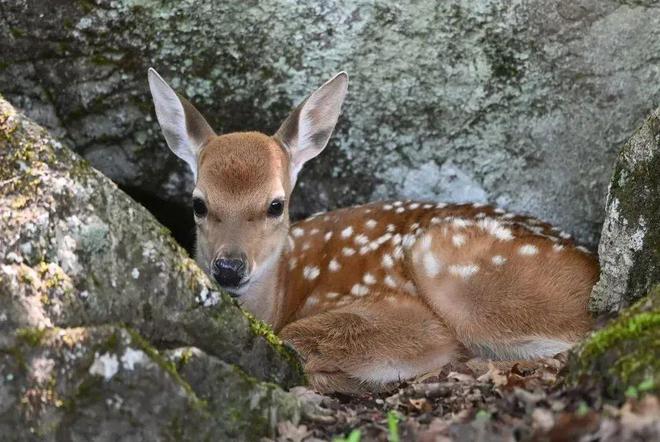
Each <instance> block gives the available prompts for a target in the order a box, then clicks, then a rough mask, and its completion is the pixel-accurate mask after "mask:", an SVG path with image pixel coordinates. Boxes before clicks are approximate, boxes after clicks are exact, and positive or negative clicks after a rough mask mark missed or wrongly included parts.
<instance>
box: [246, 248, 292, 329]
mask: <svg viewBox="0 0 660 442" xmlns="http://www.w3.org/2000/svg"><path fill="white" fill-rule="evenodd" d="M289 244H290V243H289V242H288V241H285V243H284V245H283V246H282V247H281V248H280V250H279V251H276V252H274V253H273V255H272V256H271V257H269V258H268V260H267V261H266V262H265V263H264V264H263V267H262V270H261V272H260V274H259V275H258V277H257V278H254V279H253V280H252V281H251V282H250V286H249V287H248V290H247V291H246V292H245V293H244V294H242V295H241V297H240V298H239V302H240V303H241V306H242V307H243V308H245V309H247V310H248V311H249V312H251V313H252V314H254V315H255V316H256V317H257V318H258V319H260V320H262V321H264V322H266V323H268V324H270V325H271V326H272V327H273V329H274V330H275V331H276V332H277V331H279V330H280V329H282V327H284V326H285V325H286V324H287V323H288V322H289V320H290V318H291V317H292V316H293V314H294V313H295V312H296V311H297V310H298V309H299V308H300V306H301V305H302V304H303V302H304V296H303V294H300V293H292V292H291V291H290V290H289V277H288V263H289V260H290V258H291V257H292V253H293V252H292V250H291V248H290V245H289Z"/></svg>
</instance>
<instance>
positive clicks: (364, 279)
mask: <svg viewBox="0 0 660 442" xmlns="http://www.w3.org/2000/svg"><path fill="white" fill-rule="evenodd" d="M362 282H364V283H365V284H367V285H373V284H375V283H376V278H375V277H374V275H372V274H371V273H365V274H364V276H363V277H362Z"/></svg>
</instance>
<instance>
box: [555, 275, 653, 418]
mask: <svg viewBox="0 0 660 442" xmlns="http://www.w3.org/2000/svg"><path fill="white" fill-rule="evenodd" d="M571 356H572V357H571V359H570V361H569V376H568V379H567V382H568V384H569V385H572V386H579V387H580V388H581V389H586V390H592V391H595V392H596V394H597V396H598V397H603V398H607V399H615V400H618V401H623V399H624V398H625V397H626V396H627V397H635V398H636V397H638V396H640V395H642V394H645V393H648V392H651V393H655V394H659V393H660V283H657V284H656V285H655V286H654V287H652V288H651V289H650V290H649V292H648V294H647V296H646V297H645V298H643V299H642V300H640V301H638V302H637V303H636V304H635V305H633V306H632V307H630V308H628V309H625V310H624V311H623V312H622V313H621V315H620V316H619V317H618V318H617V319H616V320H614V321H612V322H611V323H610V324H608V325H607V326H606V327H604V328H603V329H602V330H598V331H596V332H594V333H593V334H592V335H591V336H590V337H589V338H588V339H586V340H585V342H583V343H581V344H580V345H579V346H578V347H577V349H576V350H575V351H574V352H573V354H572V355H571ZM657 418H658V416H656V419H657Z"/></svg>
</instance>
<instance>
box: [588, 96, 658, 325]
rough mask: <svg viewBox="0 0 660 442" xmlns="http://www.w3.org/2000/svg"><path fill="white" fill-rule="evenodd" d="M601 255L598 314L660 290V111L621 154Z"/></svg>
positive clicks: (595, 304)
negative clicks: (657, 285)
mask: <svg viewBox="0 0 660 442" xmlns="http://www.w3.org/2000/svg"><path fill="white" fill-rule="evenodd" d="M598 252H599V256H600V264H601V274H600V280H599V281H598V284H597V285H596V287H595V288H594V291H593V293H592V297H591V298H592V299H591V305H590V307H591V309H592V310H593V311H594V312H597V313H603V312H611V311H619V310H621V309H622V308H623V307H626V306H629V305H630V304H632V303H633V302H634V301H636V300H638V299H639V298H641V297H642V296H644V295H646V294H647V293H649V292H651V291H652V288H653V287H654V286H655V285H656V284H660V108H658V109H656V110H655V111H654V112H653V113H652V114H651V115H650V116H649V117H648V118H647V119H646V121H644V123H643V124H642V126H641V127H640V128H639V129H637V131H636V132H635V133H634V134H633V136H632V137H631V138H630V139H629V140H628V142H627V143H626V144H625V145H624V146H623V148H622V149H621V152H620V154H619V158H618V160H617V163H616V166H615V169H614V175H613V177H612V182H611V184H610V188H609V195H608V198H607V208H606V217H605V223H604V225H603V232H602V236H601V242H600V244H599V247H598ZM655 292H656V294H657V290H656V291H655Z"/></svg>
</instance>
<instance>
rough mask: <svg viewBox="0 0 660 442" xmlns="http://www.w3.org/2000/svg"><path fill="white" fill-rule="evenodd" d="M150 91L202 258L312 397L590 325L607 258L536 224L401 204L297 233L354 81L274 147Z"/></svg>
mask: <svg viewBox="0 0 660 442" xmlns="http://www.w3.org/2000/svg"><path fill="white" fill-rule="evenodd" d="M150 85H151V89H152V94H153V95H154V101H155V103H156V111H157V115H158V119H159V122H160V123H161V127H162V128H163V132H164V134H165V137H166V139H167V141H168V144H169V145H170V147H171V148H172V150H173V151H174V152H175V154H177V155H178V156H180V157H181V158H183V159H184V160H186V161H187V162H188V164H189V165H190V166H191V168H192V170H193V173H194V174H195V177H196V187H195V190H194V191H193V198H194V199H193V207H194V211H195V215H196V216H195V219H196V222H197V254H196V259H197V261H198V262H199V264H200V265H201V266H202V268H204V269H205V270H206V271H207V273H209V275H210V276H212V277H213V278H215V279H216V280H217V281H218V283H219V284H220V285H221V286H223V287H225V288H226V289H227V290H228V291H229V292H230V293H232V294H233V295H234V296H236V297H237V298H238V300H239V303H241V305H242V306H243V307H244V308H246V309H248V310H249V311H251V312H252V313H253V314H255V315H256V316H257V317H258V318H260V319H262V320H264V321H266V322H268V323H269V324H271V325H272V326H273V328H274V329H275V330H276V331H277V332H278V333H279V334H280V336H281V337H282V338H283V339H285V340H286V341H288V342H290V343H291V344H292V345H293V346H294V347H295V348H296V349H297V350H298V352H299V353H300V355H301V357H302V358H303V360H304V365H305V370H306V372H307V374H308V379H309V381H310V383H311V385H312V386H313V387H315V388H316V389H318V390H321V391H343V392H349V393H352V392H357V391H361V390H364V389H378V388H381V387H382V386H384V385H386V384H387V383H389V382H393V381H398V380H404V379H410V378H413V377H415V376H418V375H422V374H424V373H427V372H431V371H434V370H438V369H440V368H441V367H442V366H443V365H445V364H447V363H448V362H451V361H454V360H458V359H462V358H465V357H469V356H482V357H485V358H491V359H525V358H533V357H542V356H551V355H554V354H556V353H558V352H560V351H563V350H565V349H567V348H569V347H570V346H571V345H572V344H573V343H575V342H576V341H577V340H578V339H580V337H581V336H583V335H584V333H586V332H587V331H588V330H589V327H590V326H591V318H590V316H589V314H588V312H587V302H588V298H589V293H590V291H591V287H592V286H593V284H594V283H595V281H596V278H597V274H598V266H597V263H596V260H595V258H594V257H593V256H591V255H590V254H589V253H588V252H587V251H586V250H584V249H582V248H580V247H576V246H575V245H574V244H573V242H572V241H570V240H569V239H568V238H567V236H566V235H565V234H562V233H560V232H558V231H557V230H556V229H553V228H552V227H551V226H549V225H548V224H546V223H544V222H541V221H539V220H537V219H533V218H529V217H524V216H517V215H513V214H508V213H505V212H504V211H502V210H500V209H495V208H492V207H490V206H484V205H480V204H462V205H447V204H442V203H431V202H415V201H406V202H403V201H393V202H382V203H371V204H366V205H364V206H358V207H352V208H347V209H341V210H337V211H334V212H328V213H325V214H319V215H316V216H313V217H312V218H310V219H307V220H304V221H301V222H299V223H296V224H294V225H293V226H291V227H290V226H289V221H288V205H287V202H288V200H289V197H290V194H291V192H292V189H293V187H294V186H295V181H296V178H297V174H298V172H299V171H300V169H301V167H302V165H303V164H304V163H305V162H306V161H308V160H309V159H311V158H313V157H314V156H316V155H318V154H319V153H320V152H321V151H322V150H323V148H324V147H325V144H326V143H327V140H328V138H329V136H330V133H331V131H332V129H333V128H334V125H335V123H336V121H337V118H338V115H339V109H340V106H341V103H342V101H343V98H344V95H345V93H346V85H347V77H346V76H345V74H339V75H338V76H337V77H335V78H334V79H332V80H331V81H329V82H328V83H326V84H325V85H323V86H322V87H321V88H320V89H318V90H317V91H315V92H314V93H313V94H312V95H310V97H308V98H307V99H306V100H305V101H304V102H303V103H302V104H301V105H300V106H299V107H298V108H297V109H296V110H294V112H293V113H292V114H291V115H290V116H289V118H288V119H287V120H286V121H285V122H284V124H283V125H282V127H281V128H280V130H279V131H278V132H277V134H275V135H274V136H273V137H269V136H266V135H264V134H260V133H256V132H248V133H236V134H229V135H222V136H217V135H215V134H214V133H213V131H212V130H211V129H210V127H209V126H208V124H207V123H206V121H205V120H204V119H203V117H201V115H200V114H199V113H198V112H197V111H196V110H195V109H194V107H192V105H191V104H190V103H188V102H187V101H185V99H183V98H181V97H178V96H176V94H174V92H173V91H171V89H170V88H169V86H167V84H166V83H165V82H164V81H163V80H162V79H160V77H158V75H157V74H156V73H155V71H151V72H150Z"/></svg>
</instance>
